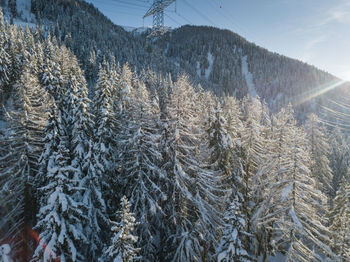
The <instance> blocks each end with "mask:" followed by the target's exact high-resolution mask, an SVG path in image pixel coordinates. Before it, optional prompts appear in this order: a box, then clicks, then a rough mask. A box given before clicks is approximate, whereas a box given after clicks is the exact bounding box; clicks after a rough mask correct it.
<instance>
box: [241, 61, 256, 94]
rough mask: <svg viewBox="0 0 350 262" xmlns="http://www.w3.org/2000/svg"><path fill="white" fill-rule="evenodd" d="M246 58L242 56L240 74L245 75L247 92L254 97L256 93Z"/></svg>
mask: <svg viewBox="0 0 350 262" xmlns="http://www.w3.org/2000/svg"><path fill="white" fill-rule="evenodd" d="M247 59H248V57H247V56H243V57H242V74H243V76H244V77H245V81H246V82H247V86H248V92H249V94H250V95H251V96H252V97H256V95H257V93H256V89H255V84H254V81H253V75H252V74H251V73H250V72H249V69H248V62H247Z"/></svg>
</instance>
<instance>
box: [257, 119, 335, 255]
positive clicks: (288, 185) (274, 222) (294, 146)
mask: <svg viewBox="0 0 350 262" xmlns="http://www.w3.org/2000/svg"><path fill="white" fill-rule="evenodd" d="M280 117H281V116H280ZM287 119H290V120H288V122H287V124H288V125H287V126H286V127H287V128H288V129H287V130H286V131H287V133H284V131H283V133H284V135H283V136H282V134H283V133H282V129H280V137H279V139H277V142H278V143H280V141H281V140H280V139H283V140H284V141H282V143H281V145H282V146H283V150H282V151H281V153H282V155H281V154H280V153H278V151H276V152H277V155H276V156H277V158H276V159H275V160H274V161H277V163H279V164H277V165H276V166H275V167H276V168H274V169H272V170H274V171H273V172H272V173H271V174H272V176H271V177H269V179H271V180H269V183H270V185H269V187H268V191H267V196H266V199H265V200H264V201H263V202H262V203H261V205H260V207H259V209H258V212H256V213H255V216H254V220H255V219H256V218H258V219H257V221H258V222H257V225H259V224H261V225H264V226H265V227H266V228H268V229H269V230H270V231H271V232H272V233H273V234H272V239H270V243H271V245H272V246H274V248H275V250H276V251H277V250H279V251H283V250H284V251H285V252H286V257H287V261H304V260H305V259H307V260H310V261H314V260H315V261H322V255H320V254H323V255H324V256H329V257H331V258H332V257H333V253H332V251H331V250H330V248H329V246H328V245H329V238H328V234H329V232H328V230H327V228H325V227H324V225H323V223H324V220H323V218H321V216H320V213H319V210H320V209H321V208H320V207H321V206H322V205H323V204H325V202H326V199H325V196H324V195H323V194H322V192H321V191H319V190H318V189H317V188H316V181H315V178H314V177H313V176H312V174H311V172H310V169H309V166H310V159H311V157H310V153H309V151H308V150H307V139H306V136H305V133H304V132H303V130H302V129H301V128H298V127H296V125H295V121H293V122H290V121H291V120H293V119H291V118H290V117H287ZM285 123H286V122H285ZM281 125H283V123H281ZM281 127H282V126H281Z"/></svg>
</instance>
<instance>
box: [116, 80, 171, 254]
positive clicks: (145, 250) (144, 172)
mask: <svg viewBox="0 0 350 262" xmlns="http://www.w3.org/2000/svg"><path fill="white" fill-rule="evenodd" d="M128 99H129V103H130V106H129V110H128V112H127V114H128V118H127V119H125V126H124V130H123V131H122V132H121V133H120V135H119V141H120V142H119V144H118V156H119V159H118V164H119V169H120V175H119V176H120V185H121V189H122V190H123V192H124V194H125V195H126V196H127V197H128V198H129V201H130V203H131V205H132V206H133V211H134V214H135V217H136V219H137V221H138V222H140V226H139V227H138V228H137V230H136V231H135V233H137V235H138V237H139V241H138V245H139V247H141V254H142V257H143V260H144V261H155V260H156V259H157V258H156V257H157V252H158V247H159V245H160V239H159V235H160V231H161V230H164V225H163V224H164V220H163V219H164V218H163V216H164V214H163V211H162V209H161V201H162V199H164V198H166V193H165V192H163V191H162V190H163V189H162V188H161V185H162V183H164V180H165V174H164V173H163V172H162V170H161V168H160V163H161V153H160V151H159V143H160V132H159V124H160V123H159V115H160V112H159V107H158V101H152V100H151V97H150V95H149V93H148V90H147V89H146V87H145V85H144V84H143V83H142V82H140V81H134V84H133V86H132V87H131V89H130V93H129V98H128Z"/></svg>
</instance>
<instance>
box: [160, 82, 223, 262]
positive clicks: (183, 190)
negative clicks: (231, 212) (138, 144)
mask: <svg viewBox="0 0 350 262" xmlns="http://www.w3.org/2000/svg"><path fill="white" fill-rule="evenodd" d="M197 97H198V96H197V94H196V92H195V90H194V88H193V87H192V86H191V85H190V84H189V82H188V79H187V77H185V76H181V77H180V78H179V79H178V81H177V82H176V83H174V87H173V89H172V90H171V95H170V99H169V100H168V103H167V109H166V110H167V113H166V116H165V118H164V119H163V121H164V124H163V127H164V131H163V138H162V139H163V149H162V150H163V159H164V165H163V168H164V170H165V171H166V172H167V177H168V179H169V181H168V182H167V183H168V184H167V186H166V190H167V192H168V201H167V203H166V204H165V206H164V212H165V213H166V214H167V218H166V219H167V221H169V224H168V225H167V228H168V230H167V231H168V232H166V235H167V236H165V237H166V238H168V241H167V246H166V247H165V248H164V251H165V252H166V253H167V255H166V257H167V258H163V259H171V260H173V261H186V260H201V259H202V260H206V259H211V256H212V255H213V252H214V250H213V249H214V247H215V246H216V236H215V235H216V229H217V225H218V223H220V222H221V218H220V217H219V216H218V212H217V209H216V205H217V204H218V203H220V200H219V199H218V197H217V195H216V194H215V193H216V191H217V190H218V188H217V185H218V178H217V177H215V175H214V173H213V171H212V170H209V169H208V168H206V167H205V166H204V163H202V159H201V155H200V154H199V149H200V145H201V143H200V141H201V138H202V136H204V131H203V130H201V129H200V120H201V119H199V117H198V114H197V112H196V110H197V106H198V104H197V101H198V100H197V99H198V98H197ZM201 149H202V150H205V149H204V148H201ZM169 200H171V201H169ZM169 237H170V238H169ZM169 240H170V241H169ZM161 241H162V242H164V240H163V239H161Z"/></svg>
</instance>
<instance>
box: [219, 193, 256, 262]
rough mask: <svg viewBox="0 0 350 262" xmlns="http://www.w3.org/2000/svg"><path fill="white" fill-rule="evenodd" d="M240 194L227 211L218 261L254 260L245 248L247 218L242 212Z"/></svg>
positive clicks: (245, 261) (247, 261)
mask: <svg viewBox="0 0 350 262" xmlns="http://www.w3.org/2000/svg"><path fill="white" fill-rule="evenodd" d="M240 201H241V200H240V199H239V196H236V197H235V199H234V200H233V202H232V203H231V205H230V206H229V208H228V209H227V211H226V212H225V216H224V220H225V227H224V230H223V235H222V237H221V240H220V246H219V248H218V251H217V253H218V255H217V261H218V262H221V261H224V262H229V261H237V262H239V261H244V262H249V261H254V260H253V259H252V258H251V257H250V255H249V254H248V252H247V250H245V248H244V243H243V242H242V239H244V237H243V236H244V234H247V233H246V232H245V231H244V230H245V228H246V226H245V218H244V216H242V214H241V203H240Z"/></svg>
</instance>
